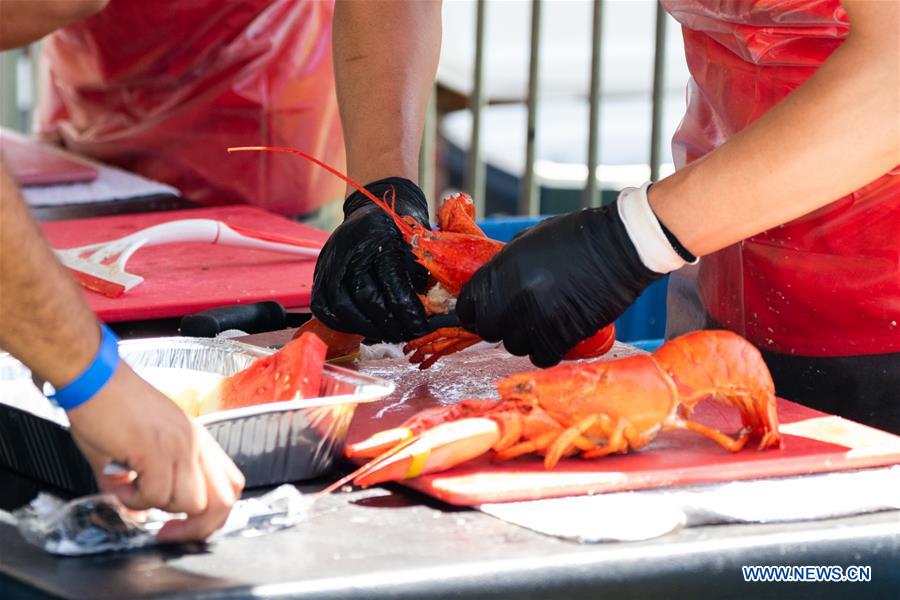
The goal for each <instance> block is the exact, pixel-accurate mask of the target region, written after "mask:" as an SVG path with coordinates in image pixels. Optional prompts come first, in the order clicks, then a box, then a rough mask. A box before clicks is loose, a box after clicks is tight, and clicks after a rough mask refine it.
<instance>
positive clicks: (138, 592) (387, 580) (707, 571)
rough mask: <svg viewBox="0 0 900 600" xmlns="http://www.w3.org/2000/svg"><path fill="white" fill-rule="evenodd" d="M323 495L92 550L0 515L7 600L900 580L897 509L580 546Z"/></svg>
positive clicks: (484, 593)
mask: <svg viewBox="0 0 900 600" xmlns="http://www.w3.org/2000/svg"><path fill="white" fill-rule="evenodd" d="M321 487H322V484H321V483H311V484H305V485H303V486H301V489H303V490H304V491H314V490H316V489H319V488H321ZM37 489H38V488H37V485H36V484H34V483H32V482H30V481H28V480H25V479H23V478H21V477H19V476H17V475H15V474H13V473H10V472H0V507H3V508H7V509H9V508H12V507H14V506H18V505H21V504H23V503H24V502H27V501H28V500H29V499H30V498H31V497H32V496H33V495H34V494H35V493H36V491H37ZM323 502H324V504H323V508H324V509H325V510H323V511H321V512H319V513H317V514H316V515H315V516H314V517H312V518H311V519H310V520H309V521H306V522H304V523H302V524H300V525H298V526H297V527H295V528H293V529H291V530H287V531H282V532H278V533H275V534H271V535H268V536H265V537H259V538H250V539H228V540H225V541H224V542H221V543H218V544H215V545H213V546H209V547H201V546H196V547H185V546H182V547H170V548H164V549H151V550H144V551H138V552H133V553H130V554H107V555H98V556H89V557H83V558H55V557H52V556H50V555H48V554H45V553H44V552H43V551H42V550H39V549H37V548H34V547H32V546H29V545H28V544H27V543H26V542H24V540H22V539H21V538H20V537H19V534H18V532H17V531H15V530H14V529H13V528H11V527H9V526H7V525H0V574H2V575H0V597H3V598H18V597H59V598H71V599H91V600H104V599H107V598H276V597H277V598H304V599H306V598H367V599H373V598H450V597H453V598H506V597H509V598H558V597H566V598H595V597H601V596H603V597H609V596H610V595H611V596H612V597H616V598H620V597H624V598H656V597H659V598H663V597H669V598H670V597H672V596H673V595H675V594H679V595H688V596H689V597H693V596H699V595H700V594H704V595H706V596H712V597H726V596H731V597H734V596H738V595H739V596H740V597H745V596H751V597H774V596H780V595H783V594H785V593H791V594H796V593H797V592H798V591H800V592H801V594H806V593H809V594H813V593H814V594H815V596H816V597H841V596H846V595H847V594H849V593H853V594H862V595H863V596H864V597H879V596H880V597H890V596H892V595H893V594H894V593H896V591H897V590H900V569H898V568H897V565H898V564H900V511H890V512H882V513H876V514H870V515H861V516H856V517H849V518H840V519H830V520H826V521H815V522H801V523H790V524H770V525H719V526H707V527H695V528H689V529H685V530H682V531H680V532H677V533H674V534H670V535H667V536H664V537H660V538H657V539H654V540H650V541H645V542H632V543H609V544H596V545H580V544H576V543H572V542H567V541H562V540H558V539H555V538H551V537H546V536H543V535H540V534H536V533H533V532H531V531H528V530H526V529H522V528H519V527H516V526H514V525H510V524H507V523H505V522H503V521H500V520H498V519H495V518H493V517H490V516H488V515H486V514H483V513H480V512H478V511H474V510H465V509H457V508H452V507H448V506H446V505H443V504H439V503H436V502H434V501H432V500H430V499H429V498H427V497H424V496H420V495H418V494H415V493H413V492H409V491H406V490H404V489H401V488H399V487H390V488H373V489H369V490H358V491H353V492H350V493H342V494H336V495H333V496H331V497H329V498H326V499H325V500H324V501H323ZM742 565H840V566H843V567H846V566H850V565H869V566H871V568H872V581H871V582H870V583H830V584H809V583H803V584H798V583H781V584H762V583H745V582H744V580H743V577H742V574H741V566H742ZM893 597H896V596H893Z"/></svg>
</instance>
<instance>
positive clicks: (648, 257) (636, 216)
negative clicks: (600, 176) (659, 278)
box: [617, 181, 687, 274]
mask: <svg viewBox="0 0 900 600" xmlns="http://www.w3.org/2000/svg"><path fill="white" fill-rule="evenodd" d="M652 183H653V182H651V181H648V182H647V183H645V184H644V185H642V186H641V187H639V188H635V187H627V188H625V189H624V190H622V192H621V193H620V194H619V200H618V202H617V205H618V209H619V218H621V219H622V223H624V224H625V230H626V231H627V232H628V237H630V238H631V242H632V243H633V244H634V247H635V249H636V250H637V253H638V256H640V257H641V262H643V263H644V266H645V267H647V268H648V269H650V270H651V271H656V272H657V273H663V274H665V273H671V272H672V271H675V270H676V269H680V268H681V267H683V266H684V265H686V264H687V263H686V262H685V260H684V259H683V258H681V257H680V256H679V255H678V253H677V252H676V251H675V249H674V248H673V247H672V244H670V243H669V240H668V239H667V238H666V234H665V233H663V230H662V227H661V226H660V224H659V220H658V219H657V218H656V215H654V214H653V210H652V209H651V208H650V201H649V200H648V199H647V190H648V189H649V188H650V185H651V184H652Z"/></svg>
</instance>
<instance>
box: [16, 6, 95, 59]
mask: <svg viewBox="0 0 900 600" xmlns="http://www.w3.org/2000/svg"><path fill="white" fill-rule="evenodd" d="M108 2H109V0H0V9H2V10H0V12H2V15H0V50H8V49H10V48H16V47H18V46H24V45H26V44H30V43H31V42H35V41H37V40H39V39H41V38H42V37H44V36H45V35H47V34H48V33H50V32H52V31H54V30H55V29H58V28H60V27H65V26H66V25H68V24H70V23H74V22H75V21H80V20H81V19H85V18H87V17H89V16H91V15H93V14H95V13H97V12H100V11H101V10H103V8H104V7H105V6H106V4H107V3H108Z"/></svg>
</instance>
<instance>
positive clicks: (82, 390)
mask: <svg viewBox="0 0 900 600" xmlns="http://www.w3.org/2000/svg"><path fill="white" fill-rule="evenodd" d="M100 330H101V333H100V343H99V346H98V348H97V352H96V353H95V355H94V358H93V359H92V360H91V362H90V364H88V366H87V367H86V368H85V369H84V370H83V371H82V372H81V373H80V374H78V375H76V376H75V377H74V378H73V379H71V380H70V381H68V382H67V383H66V384H65V385H62V386H60V387H59V388H55V389H48V388H53V386H50V385H49V384H47V383H46V382H43V384H42V385H40V386H39V387H41V388H42V391H44V393H45V395H46V396H47V398H48V399H50V400H51V401H52V402H53V403H54V404H56V405H57V406H59V407H60V408H62V409H64V410H66V411H70V410H74V409H76V408H78V407H79V406H81V405H83V404H85V403H86V402H88V401H89V400H91V399H92V398H93V397H94V396H96V395H97V394H98V393H99V392H100V390H102V389H103V388H104V387H105V386H106V384H107V383H109V381H110V379H112V377H113V375H114V374H115V373H116V370H117V369H118V367H119V363H120V362H121V359H120V358H119V340H118V338H117V337H116V335H115V334H114V333H113V332H112V331H111V330H110V329H109V328H108V327H106V325H102V324H101V325H100ZM36 383H37V381H36Z"/></svg>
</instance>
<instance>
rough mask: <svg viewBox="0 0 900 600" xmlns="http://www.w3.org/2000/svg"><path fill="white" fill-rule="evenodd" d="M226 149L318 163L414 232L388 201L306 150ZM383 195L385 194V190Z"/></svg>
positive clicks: (248, 147) (401, 229)
mask: <svg viewBox="0 0 900 600" xmlns="http://www.w3.org/2000/svg"><path fill="white" fill-rule="evenodd" d="M226 150H227V151H228V152H287V153H289V154H296V155H298V156H302V157H303V158H305V159H306V160H308V161H311V162H313V163H315V164H317V165H319V166H320V167H322V168H323V169H325V170H326V171H328V172H329V173H331V174H332V175H336V176H337V177H339V178H340V179H342V180H344V181H346V182H347V183H349V184H350V185H352V186H353V187H355V188H356V189H357V190H359V192H360V193H361V194H362V195H363V196H365V197H366V198H368V199H369V200H371V201H372V202H374V203H375V204H376V205H378V207H379V208H380V209H381V210H383V211H384V212H386V213H388V214H389V215H391V217H392V218H393V219H394V223H395V224H396V225H397V228H398V229H400V231H402V232H403V233H404V234H407V235H410V236H411V235H413V234H414V233H415V232H414V231H413V229H412V227H410V225H409V223H407V222H406V221H404V220H403V219H402V218H400V215H398V214H397V213H396V212H395V211H394V209H393V207H392V206H388V203H387V202H386V201H385V200H383V199H381V198H379V197H378V196H376V195H375V194H373V193H372V192H370V191H369V190H367V189H366V188H365V187H363V186H362V185H360V184H359V183H357V182H356V181H354V180H352V179H350V177H348V176H347V175H345V174H343V173H341V172H340V171H338V170H337V169H335V168H334V167H332V166H331V165H329V164H327V163H324V162H322V161H321V160H319V159H318V158H316V157H315V156H313V155H311V154H307V153H306V152H304V151H302V150H296V149H294V148H287V147H284V146H232V147H230V148H226ZM391 193H392V194H393V195H394V198H395V199H396V192H394V190H393V186H391ZM385 196H387V192H385Z"/></svg>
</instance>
